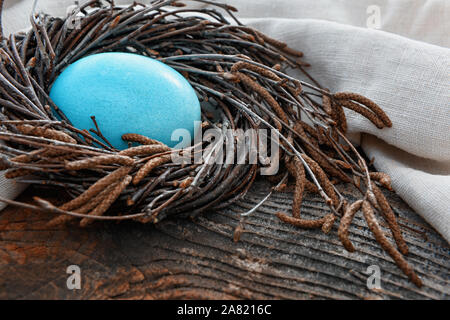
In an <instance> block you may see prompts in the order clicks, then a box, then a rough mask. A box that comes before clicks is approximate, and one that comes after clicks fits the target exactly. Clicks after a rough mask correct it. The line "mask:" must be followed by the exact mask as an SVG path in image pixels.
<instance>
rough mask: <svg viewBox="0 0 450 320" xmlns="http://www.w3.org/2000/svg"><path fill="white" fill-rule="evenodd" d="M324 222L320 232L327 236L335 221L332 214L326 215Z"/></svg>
mask: <svg viewBox="0 0 450 320" xmlns="http://www.w3.org/2000/svg"><path fill="white" fill-rule="evenodd" d="M324 218H325V222H324V223H323V225H322V232H323V233H325V234H328V233H329V232H330V231H331V229H332V228H333V225H334V222H335V221H336V216H335V215H334V214H332V213H330V214H328V215H326V216H325V217H324Z"/></svg>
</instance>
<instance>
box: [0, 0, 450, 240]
mask: <svg viewBox="0 0 450 320" xmlns="http://www.w3.org/2000/svg"><path fill="white" fill-rule="evenodd" d="M81 2H82V1H81ZM225 2H226V3H228V4H230V5H233V6H235V7H237V8H238V9H239V13H238V14H237V16H238V17H239V18H240V19H241V21H242V22H244V23H245V24H247V25H250V26H253V27H255V28H257V29H259V30H261V31H262V32H264V33H267V34H268V35H270V36H272V37H274V38H276V39H279V40H282V41H285V42H287V43H288V44H289V46H290V47H292V48H294V49H298V50H301V51H303V52H304V53H305V57H304V60H305V61H307V62H309V63H311V65H312V67H310V68H308V72H310V73H311V75H313V77H314V78H315V79H316V80H318V81H319V83H321V85H323V86H324V87H327V88H329V89H330V90H331V91H332V92H337V91H353V92H357V93H360V94H363V95H365V96H367V97H369V98H371V99H372V100H374V101H375V102H376V103H378V104H379V105H380V106H381V107H382V108H383V109H384V110H385V111H386V113H387V114H388V115H389V117H390V118H391V120H392V122H393V127H392V128H389V129H382V130H379V129H377V128H376V127H375V126H374V125H373V124H372V123H371V122H369V121H368V120H366V119H364V118H363V117H362V116H360V115H358V114H356V113H354V112H353V111H349V110H346V115H347V119H348V122H349V129H350V130H349V136H350V137H351V139H352V140H353V141H355V142H357V143H360V144H361V146H362V148H363V149H364V151H365V152H366V154H367V155H368V157H369V158H372V157H374V165H375V167H376V168H377V169H378V170H379V171H383V172H386V173H388V174H389V175H390V176H391V177H392V184H393V187H394V189H395V191H396V192H397V193H398V194H399V195H400V196H401V197H402V198H403V199H404V200H405V201H406V202H407V203H408V204H409V205H410V206H411V207H412V208H413V209H414V210H415V211H416V212H417V213H419V214H420V215H422V216H423V217H424V218H425V219H426V220H427V221H428V222H429V223H430V224H431V225H432V226H433V227H435V228H436V229H437V231H438V232H440V233H441V234H442V235H443V236H444V238H445V239H446V240H447V241H448V242H450V49H449V48H448V47H449V46H450V1H448V0H358V1H353V0H340V1H336V0H297V1H293V0H277V1H272V0H246V1H238V0H228V1H225ZM31 3H32V1H31V0H22V1H15V2H14V1H13V2H10V3H9V6H8V1H6V12H5V16H4V25H5V30H6V31H7V32H12V31H17V30H20V29H23V28H25V27H27V25H28V23H27V21H28V19H27V16H28V14H29V10H30V9H31ZM116 3H117V4H125V3H129V1H127V0H125V1H116ZM69 4H72V1H68V0H41V1H40V2H39V8H43V9H45V11H46V12H49V13H51V14H54V15H64V14H65V12H66V7H67V5H69ZM193 6H196V7H204V6H206V5H204V4H193ZM374 6H375V7H374ZM373 10H375V11H376V10H378V13H379V23H378V25H377V27H378V28H379V29H378V30H374V29H368V28H367V25H368V22H370V21H372V20H370V19H373V17H372V15H373V13H374V12H375V11H373ZM369 25H370V23H369ZM291 75H293V76H296V77H299V78H300V77H302V75H301V74H300V73H299V72H296V71H293V72H291ZM4 187H5V184H4V182H2V181H1V179H0V196H5V195H4V192H5V191H6V192H7V193H8V194H7V196H9V197H12V196H14V195H15V194H17V192H16V187H15V186H14V185H9V184H7V185H6V189H4ZM2 189H3V190H2Z"/></svg>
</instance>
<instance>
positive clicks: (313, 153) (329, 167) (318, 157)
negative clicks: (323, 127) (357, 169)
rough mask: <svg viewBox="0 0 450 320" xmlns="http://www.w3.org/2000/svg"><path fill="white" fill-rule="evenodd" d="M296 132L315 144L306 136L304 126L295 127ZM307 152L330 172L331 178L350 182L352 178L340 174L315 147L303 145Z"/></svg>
mask: <svg viewBox="0 0 450 320" xmlns="http://www.w3.org/2000/svg"><path fill="white" fill-rule="evenodd" d="M294 130H295V131H296V132H297V133H298V134H299V135H300V136H301V137H302V138H303V139H304V140H306V141H308V142H309V143H311V144H313V145H314V143H313V142H312V141H311V139H310V138H309V137H308V136H307V135H306V132H305V131H304V129H303V126H301V125H294ZM303 145H304V147H305V149H306V151H308V154H309V156H310V157H311V158H312V159H313V160H314V161H316V162H317V163H318V164H319V166H320V167H321V168H322V169H323V170H325V171H326V172H328V173H329V174H330V175H331V176H334V177H337V178H339V179H340V180H342V181H344V182H350V178H348V177H347V176H346V175H345V174H343V173H342V172H340V171H339V170H338V169H336V168H335V167H334V166H333V165H332V164H331V163H330V161H329V160H328V159H327V158H326V157H324V156H322V155H321V154H320V153H319V152H318V151H317V150H316V149H314V148H313V147H311V146H309V145H308V144H306V143H305V144H303Z"/></svg>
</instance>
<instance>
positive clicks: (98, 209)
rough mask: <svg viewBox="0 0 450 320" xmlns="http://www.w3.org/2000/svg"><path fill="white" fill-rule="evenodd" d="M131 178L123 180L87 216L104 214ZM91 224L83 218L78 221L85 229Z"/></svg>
mask: <svg viewBox="0 0 450 320" xmlns="http://www.w3.org/2000/svg"><path fill="white" fill-rule="evenodd" d="M132 179H133V178H132V177H131V176H126V177H125V179H123V180H122V181H121V182H120V183H119V184H117V186H116V187H115V188H114V190H113V191H112V192H111V193H110V194H109V195H108V196H106V197H105V199H103V201H102V202H101V203H100V204H99V205H98V207H96V208H95V209H94V210H92V211H91V212H90V213H89V215H91V216H101V215H103V213H105V212H106V211H107V210H108V209H109V208H110V207H111V205H112V204H113V203H114V201H116V199H117V198H118V197H119V196H120V194H121V193H122V191H123V190H124V189H125V188H126V187H127V186H128V185H129V184H130V182H131V180H132ZM92 222H93V219H89V218H83V219H82V220H81V221H80V226H81V227H86V226H87V225H89V224H90V223H92Z"/></svg>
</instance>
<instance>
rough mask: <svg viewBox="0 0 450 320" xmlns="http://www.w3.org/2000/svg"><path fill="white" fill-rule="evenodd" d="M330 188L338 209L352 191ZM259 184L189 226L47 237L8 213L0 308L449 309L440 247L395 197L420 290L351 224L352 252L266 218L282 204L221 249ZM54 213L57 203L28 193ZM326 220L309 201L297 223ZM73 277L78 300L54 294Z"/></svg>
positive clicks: (98, 229) (23, 216)
mask: <svg viewBox="0 0 450 320" xmlns="http://www.w3.org/2000/svg"><path fill="white" fill-rule="evenodd" d="M349 188H350V187H344V186H341V187H340V189H341V190H342V192H344V193H345V194H347V195H348V196H349V197H350V198H351V197H352V195H353V190H351V189H349ZM268 190H269V185H268V184H266V183H264V182H262V181H259V182H257V184H256V185H255V186H254V187H253V188H252V190H251V192H250V194H248V195H247V196H246V198H245V199H243V200H241V201H239V202H238V203H237V204H236V205H234V206H233V207H231V208H228V209H224V210H220V211H218V212H210V213H208V214H205V215H203V216H201V217H198V218H197V219H196V220H195V221H191V220H170V221H163V222H162V223H160V224H158V225H156V226H154V225H142V224H140V223H136V222H121V223H97V224H94V226H92V227H89V228H85V229H82V228H79V227H77V226H67V227H59V228H56V229H49V228H47V227H46V226H45V223H46V222H47V221H48V220H49V219H50V218H51V217H52V215H50V214H46V213H38V212H31V211H29V210H19V209H17V208H13V207H9V208H7V209H6V210H4V211H2V212H0V298H1V299H109V298H113V299H216V298H217V299H236V298H237V299H324V298H331V299H397V298H403V299H404V298H406V299H416V298H418V299H449V297H450V286H449V279H450V277H449V275H450V272H449V271H450V263H449V253H450V249H449V245H448V244H447V242H446V241H445V240H444V239H443V238H442V237H441V236H440V235H439V234H437V233H436V232H435V231H434V230H433V229H432V228H431V227H430V226H429V225H428V224H427V223H426V222H424V220H423V219H421V218H420V217H419V216H418V215H417V214H415V213H414V212H413V211H412V210H411V209H410V208H409V207H408V206H407V205H406V204H405V203H404V202H403V201H401V199H399V198H398V197H397V196H396V195H395V194H393V193H389V194H387V195H388V197H389V199H390V200H391V202H392V203H393V206H394V209H395V212H396V213H397V214H398V215H399V221H400V223H401V224H402V229H403V232H404V234H405V238H406V241H407V243H408V244H409V247H410V254H409V256H408V258H407V259H408V261H409V262H410V263H411V265H413V266H414V268H415V269H416V271H417V273H418V274H419V276H420V277H421V278H422V280H423V282H424V287H423V288H422V289H418V288H416V287H415V286H414V285H413V284H412V283H410V282H409V281H408V280H407V279H406V277H405V276H404V275H403V274H402V272H401V271H400V270H399V269H398V268H397V267H396V266H395V264H394V263H393V262H392V260H391V259H390V257H389V256H388V255H387V254H386V253H385V252H383V251H382V250H381V248H380V246H379V245H378V244H377V243H376V242H375V241H374V238H373V237H372V235H371V233H370V231H369V230H368V228H367V227H366V225H365V223H364V221H363V219H362V216H361V213H358V214H357V216H356V217H355V221H354V224H353V226H352V227H351V229H350V231H351V237H350V238H351V240H352V241H353V243H354V244H355V247H356V248H357V252H355V253H352V254H350V253H348V252H346V251H345V250H344V249H343V247H342V246H341V244H340V242H339V240H338V238H337V223H336V225H335V226H334V228H333V230H332V231H331V232H330V234H328V235H324V234H322V233H321V232H319V231H317V230H300V229H297V228H295V227H292V226H290V225H287V224H284V223H282V222H281V221H279V220H278V218H276V217H275V216H274V212H276V211H279V210H284V211H289V210H290V204H291V196H292V195H291V194H290V193H278V194H275V195H273V196H272V197H271V198H270V199H269V201H267V202H266V203H265V205H264V206H263V207H261V208H260V209H259V210H258V211H256V212H255V213H254V214H253V215H252V216H250V217H249V218H248V219H247V220H246V224H245V232H244V233H242V236H241V239H240V241H239V242H237V243H235V242H233V233H234V229H235V227H236V226H237V224H238V223H239V214H240V213H243V212H246V211H247V210H248V209H249V208H251V207H252V206H253V205H255V204H256V203H257V202H259V200H260V199H262V198H263V197H264V196H265V195H266V194H267V192H268ZM34 194H38V195H41V196H46V197H47V198H50V199H53V201H54V202H56V203H57V202H58V201H59V202H60V201H61V200H62V199H60V198H61V192H56V191H51V190H46V189H40V190H36V189H33V188H30V189H28V190H27V191H26V192H25V193H24V194H23V195H22V196H21V198H20V200H25V201H29V202H31V200H30V199H31V196H32V195H34ZM325 211H327V209H326V208H325V206H324V204H323V202H322V201H321V199H320V198H318V197H317V196H315V195H309V196H307V197H306V199H305V201H304V203H303V214H304V216H305V217H310V218H311V217H317V216H322V215H323V214H324V212H325ZM74 264H75V265H78V266H79V267H80V268H81V279H82V283H81V286H82V288H81V290H75V291H71V290H68V289H67V287H66V280H67V277H68V276H69V275H68V274H66V268H67V267H68V266H69V265H74ZM370 265H378V266H379V267H380V268H381V286H382V289H381V290H370V289H368V288H367V285H366V279H367V275H366V274H365V272H366V270H367V267H368V266H370Z"/></svg>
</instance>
